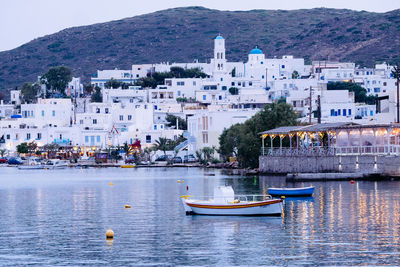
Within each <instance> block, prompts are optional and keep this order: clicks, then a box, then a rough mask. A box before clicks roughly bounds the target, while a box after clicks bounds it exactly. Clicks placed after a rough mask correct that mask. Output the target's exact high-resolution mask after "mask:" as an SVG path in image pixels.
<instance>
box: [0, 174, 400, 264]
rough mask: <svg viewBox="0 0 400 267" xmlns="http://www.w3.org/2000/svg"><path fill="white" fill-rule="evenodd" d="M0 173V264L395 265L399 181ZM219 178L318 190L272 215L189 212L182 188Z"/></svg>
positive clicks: (247, 185) (247, 186)
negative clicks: (181, 197)
mask: <svg viewBox="0 0 400 267" xmlns="http://www.w3.org/2000/svg"><path fill="white" fill-rule="evenodd" d="M210 174H214V175H210ZM178 179H179V180H184V183H177V180H178ZM0 180H1V183H0V216H1V218H2V220H0V227H1V229H2V233H3V234H2V235H0V265H7V264H10V265H17V264H21V265H26V264H37V265H100V264H108V265H112V266H126V265H146V264H151V265H194V266H198V265H207V266H208V265H224V266H231V265H284V266H287V265H317V264H326V265H361V264H367V265H384V264H389V265H399V264H400V261H399V254H400V244H399V242H400V237H399V235H400V233H399V230H400V229H399V223H400V216H399V215H400V214H399V213H400V193H399V191H398V190H397V188H399V187H400V183H399V182H396V181H393V182H390V181H381V182H367V181H365V182H356V183H355V184H350V183H349V182H323V183H322V182H313V183H288V184H287V183H286V182H285V178H284V177H282V176H277V177H273V176H263V177H254V176H250V177H238V176H236V177H232V176H227V175H224V174H222V173H220V172H219V171H215V170H202V169H185V168H182V169H133V170H132V169H85V170H78V169H77V170H57V171H46V172H34V173H33V172H21V171H18V170H16V169H11V168H0ZM109 182H113V184H114V186H109ZM219 185H231V186H233V188H234V189H235V192H236V193H238V194H263V192H265V190H266V189H267V188H268V187H285V186H287V187H303V186H310V185H312V186H314V187H315V193H314V197H311V198H295V199H293V198H286V200H285V205H284V214H283V216H282V217H278V218H271V217H237V216H236V217H235V216H232V217H219V216H186V215H185V213H184V210H183V207H182V205H181V203H180V200H179V198H178V197H179V195H182V194H188V193H189V194H195V195H211V196H212V195H213V193H214V192H213V190H214V188H215V187H216V186H219ZM187 186H188V187H189V190H188V191H187V189H186V187H187ZM125 204H129V205H131V209H125V208H124V205H125ZM109 227H110V228H112V229H113V231H114V233H115V237H114V240H113V241H107V240H105V231H106V230H107V229H108V228H109Z"/></svg>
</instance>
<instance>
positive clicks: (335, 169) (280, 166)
mask: <svg viewBox="0 0 400 267" xmlns="http://www.w3.org/2000/svg"><path fill="white" fill-rule="evenodd" d="M259 161H260V163H259V171H260V173H276V174H287V173H327V172H331V173H340V172H343V173H362V174H380V175H389V176H392V175H393V176H396V175H400V157H398V156H382V155H380V156H373V155H371V156H369V155H352V156H260V158H259Z"/></svg>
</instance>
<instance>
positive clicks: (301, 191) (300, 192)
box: [268, 187, 314, 197]
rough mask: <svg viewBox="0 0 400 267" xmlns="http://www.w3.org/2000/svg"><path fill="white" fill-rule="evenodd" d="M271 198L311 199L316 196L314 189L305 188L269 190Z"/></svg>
mask: <svg viewBox="0 0 400 267" xmlns="http://www.w3.org/2000/svg"><path fill="white" fill-rule="evenodd" d="M268 194H270V195H271V196H288V197H310V196H312V195H313V194H314V187H304V188H269V189H268Z"/></svg>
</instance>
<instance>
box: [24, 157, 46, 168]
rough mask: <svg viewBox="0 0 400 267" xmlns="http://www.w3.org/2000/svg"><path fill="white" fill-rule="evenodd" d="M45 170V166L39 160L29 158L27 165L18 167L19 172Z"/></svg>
mask: <svg viewBox="0 0 400 267" xmlns="http://www.w3.org/2000/svg"><path fill="white" fill-rule="evenodd" d="M44 168H45V167H44V164H42V162H41V161H40V159H38V158H29V159H28V160H27V161H26V164H24V165H19V166H18V169H19V170H41V169H44Z"/></svg>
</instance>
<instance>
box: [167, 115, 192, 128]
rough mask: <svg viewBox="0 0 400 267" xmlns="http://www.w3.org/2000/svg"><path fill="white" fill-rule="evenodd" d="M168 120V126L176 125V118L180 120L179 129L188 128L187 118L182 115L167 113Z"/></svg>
mask: <svg viewBox="0 0 400 267" xmlns="http://www.w3.org/2000/svg"><path fill="white" fill-rule="evenodd" d="M166 120H167V122H168V126H170V127H171V126H176V120H178V128H179V130H187V123H186V120H184V119H182V118H181V117H178V116H175V115H172V114H167V117H166Z"/></svg>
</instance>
